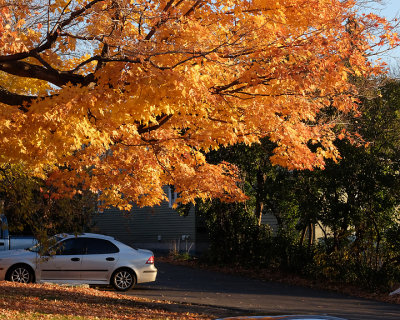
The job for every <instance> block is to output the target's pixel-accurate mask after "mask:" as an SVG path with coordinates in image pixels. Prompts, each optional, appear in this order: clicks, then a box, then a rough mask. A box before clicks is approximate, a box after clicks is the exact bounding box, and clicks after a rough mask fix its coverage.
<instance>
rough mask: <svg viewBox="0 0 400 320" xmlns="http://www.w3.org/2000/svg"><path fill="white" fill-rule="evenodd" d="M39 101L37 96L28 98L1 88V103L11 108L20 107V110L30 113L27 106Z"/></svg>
mask: <svg viewBox="0 0 400 320" xmlns="http://www.w3.org/2000/svg"><path fill="white" fill-rule="evenodd" d="M35 99H37V97H36V96H26V95H22V94H17V93H12V92H9V91H8V90H6V89H4V88H3V87H0V103H4V104H7V105H9V106H19V108H18V109H19V110H21V111H23V112H27V111H28V107H27V106H26V105H28V104H30V103H31V102H32V100H35Z"/></svg>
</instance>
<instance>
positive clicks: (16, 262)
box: [0, 233, 157, 291]
mask: <svg viewBox="0 0 400 320" xmlns="http://www.w3.org/2000/svg"><path fill="white" fill-rule="evenodd" d="M54 241H55V245H54V246H52V247H51V248H50V250H49V252H51V254H50V253H49V254H45V255H42V256H41V255H39V246H35V247H32V248H29V249H25V250H10V251H4V252H0V280H9V281H14V282H22V283H29V282H53V283H59V284H83V283H84V284H98V285H107V284H111V285H112V286H114V288H115V289H116V290H119V291H126V290H129V289H130V288H132V287H133V286H134V285H135V284H136V283H144V282H152V281H155V279H156V276H157V269H156V267H155V266H154V255H153V253H152V252H151V251H149V250H144V249H133V248H131V247H129V246H127V245H125V244H123V243H121V242H119V241H117V240H115V239H114V238H112V237H108V236H104V235H100V234H93V233H84V234H81V235H78V236H75V235H72V234H63V235H57V236H55V237H54Z"/></svg>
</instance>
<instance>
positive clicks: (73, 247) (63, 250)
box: [56, 238, 84, 256]
mask: <svg viewBox="0 0 400 320" xmlns="http://www.w3.org/2000/svg"><path fill="white" fill-rule="evenodd" d="M83 248H84V246H83V239H82V238H70V239H67V240H64V241H62V242H60V243H58V244H57V249H56V255H63V256H65V255H77V254H83Z"/></svg>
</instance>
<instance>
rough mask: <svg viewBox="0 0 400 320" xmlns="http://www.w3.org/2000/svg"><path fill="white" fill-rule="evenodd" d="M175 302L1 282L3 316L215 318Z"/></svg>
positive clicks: (12, 318)
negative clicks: (178, 308)
mask: <svg viewBox="0 0 400 320" xmlns="http://www.w3.org/2000/svg"><path fill="white" fill-rule="evenodd" d="M173 309H174V308H173V304H170V303H168V302H165V301H154V300H147V299H142V298H140V299H139V298H135V297H130V296H125V295H120V294H117V293H114V292H108V291H101V290H95V289H89V288H81V287H63V286H56V285H47V284H29V285H23V284H17V283H11V282H0V319H1V320H2V319H7V320H21V319H24V320H37V319H51V320H90V319H101V320H109V319H138V320H142V319H143V320H147V319H160V320H161V319H163V320H166V319H171V320H172V319H182V320H191V319H200V320H208V319H211V318H210V317H208V316H205V315H200V314H193V313H188V312H176V311H173Z"/></svg>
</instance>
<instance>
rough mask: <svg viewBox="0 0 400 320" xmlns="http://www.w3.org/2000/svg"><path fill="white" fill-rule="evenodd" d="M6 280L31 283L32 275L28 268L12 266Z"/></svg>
mask: <svg viewBox="0 0 400 320" xmlns="http://www.w3.org/2000/svg"><path fill="white" fill-rule="evenodd" d="M7 280H9V281H12V282H19V283H30V282H32V281H33V273H32V270H31V269H30V268H29V267H28V266H25V265H18V266H14V267H12V269H11V270H10V272H9V273H8V277H7Z"/></svg>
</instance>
